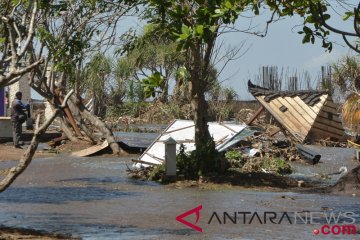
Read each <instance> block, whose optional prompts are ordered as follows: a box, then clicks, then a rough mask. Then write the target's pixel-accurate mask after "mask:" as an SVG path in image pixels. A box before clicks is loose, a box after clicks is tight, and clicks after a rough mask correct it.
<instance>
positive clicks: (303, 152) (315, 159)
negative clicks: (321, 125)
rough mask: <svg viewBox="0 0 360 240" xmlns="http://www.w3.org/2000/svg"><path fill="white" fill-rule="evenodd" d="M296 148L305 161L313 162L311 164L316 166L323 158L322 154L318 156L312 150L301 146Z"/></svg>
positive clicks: (298, 145)
mask: <svg viewBox="0 0 360 240" xmlns="http://www.w3.org/2000/svg"><path fill="white" fill-rule="evenodd" d="M296 148H297V150H298V151H299V153H300V154H301V155H302V156H303V157H304V158H305V159H307V160H310V161H311V164H313V165H315V164H317V163H319V161H320V158H321V155H320V154H317V153H316V152H314V151H313V150H310V149H309V148H306V147H304V146H302V145H300V144H297V145H296Z"/></svg>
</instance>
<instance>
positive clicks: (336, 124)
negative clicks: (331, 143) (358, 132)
mask: <svg viewBox="0 0 360 240" xmlns="http://www.w3.org/2000/svg"><path fill="white" fill-rule="evenodd" d="M315 122H318V123H321V124H324V125H327V126H329V127H333V128H336V129H339V130H342V131H344V128H343V126H342V124H341V123H339V122H335V121H331V120H329V119H327V118H323V117H320V116H319V117H318V118H317V119H316V121H315Z"/></svg>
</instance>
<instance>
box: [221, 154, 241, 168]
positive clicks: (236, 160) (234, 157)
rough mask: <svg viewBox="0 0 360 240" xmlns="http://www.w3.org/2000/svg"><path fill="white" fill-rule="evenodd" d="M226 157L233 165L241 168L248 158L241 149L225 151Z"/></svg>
mask: <svg viewBox="0 0 360 240" xmlns="http://www.w3.org/2000/svg"><path fill="white" fill-rule="evenodd" d="M225 158H226V160H228V162H229V163H230V164H231V167H234V168H241V167H242V166H244V164H245V162H246V158H244V156H243V155H242V154H241V152H240V151H236V150H230V151H227V152H226V153H225Z"/></svg>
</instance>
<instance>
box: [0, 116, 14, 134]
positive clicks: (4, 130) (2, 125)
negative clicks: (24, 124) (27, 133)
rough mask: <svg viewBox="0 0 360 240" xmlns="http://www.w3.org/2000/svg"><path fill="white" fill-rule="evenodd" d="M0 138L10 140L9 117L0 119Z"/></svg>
mask: <svg viewBox="0 0 360 240" xmlns="http://www.w3.org/2000/svg"><path fill="white" fill-rule="evenodd" d="M0 138H12V123H11V118H10V117H0Z"/></svg>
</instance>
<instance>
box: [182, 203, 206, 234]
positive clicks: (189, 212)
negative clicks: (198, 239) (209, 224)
mask: <svg viewBox="0 0 360 240" xmlns="http://www.w3.org/2000/svg"><path fill="white" fill-rule="evenodd" d="M201 209H202V205H200V206H197V207H196V208H194V209H191V210H189V211H187V212H184V213H183V214H180V215H179V216H177V217H176V221H178V222H181V223H182V224H184V225H186V226H188V227H191V228H192V229H194V230H196V231H198V232H202V228H201V227H199V226H196V225H195V224H197V222H198V221H199V218H200V210H201ZM193 213H195V214H196V222H195V224H193V223H191V222H188V221H186V220H185V219H184V218H186V217H187V216H189V215H191V214H193Z"/></svg>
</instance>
